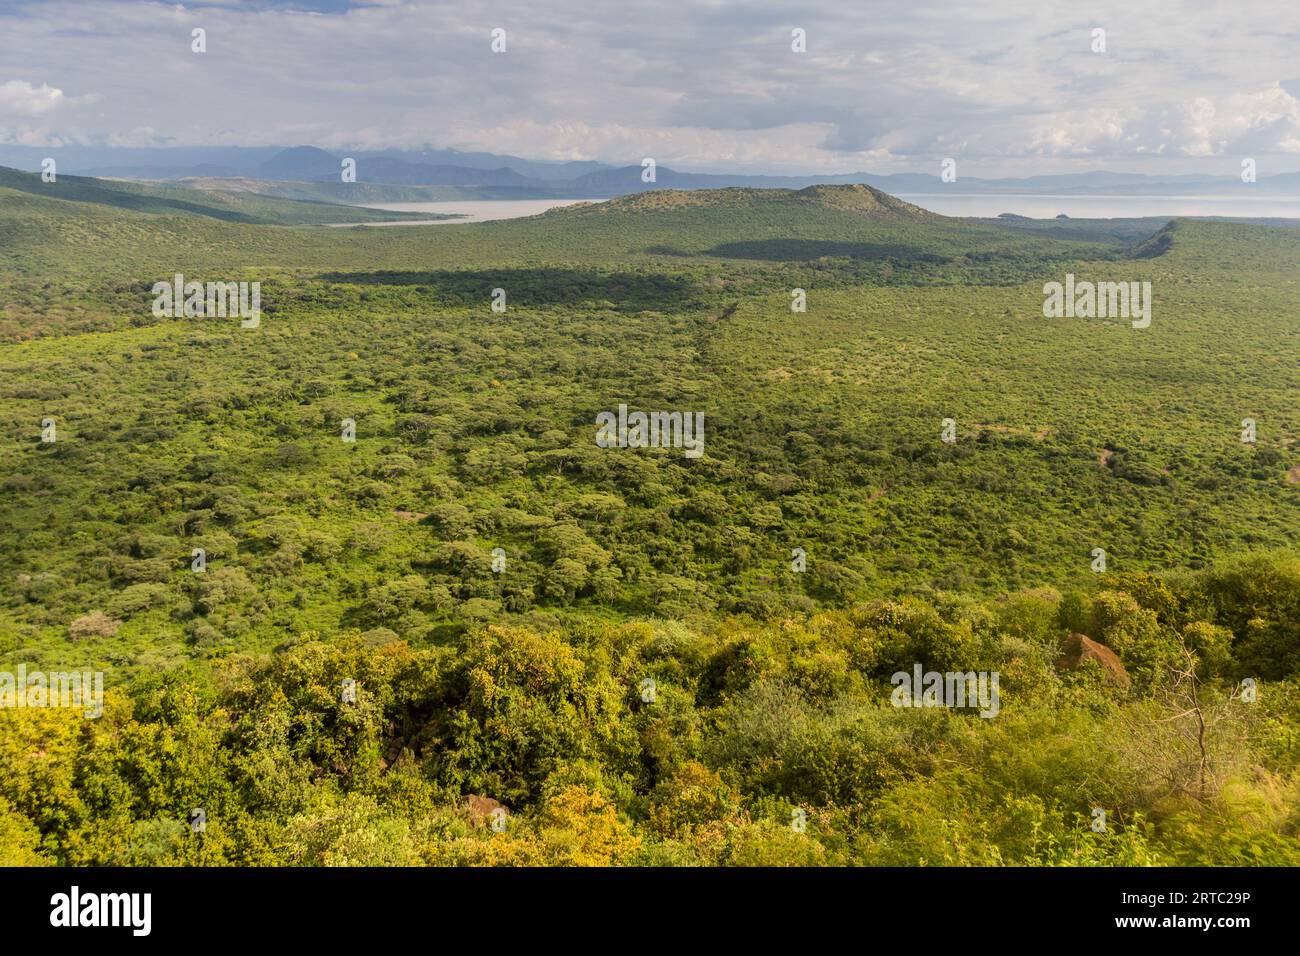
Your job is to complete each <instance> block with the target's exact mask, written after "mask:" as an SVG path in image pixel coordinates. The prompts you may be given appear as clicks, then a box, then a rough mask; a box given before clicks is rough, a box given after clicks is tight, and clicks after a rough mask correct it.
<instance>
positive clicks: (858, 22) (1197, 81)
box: [0, 0, 1300, 175]
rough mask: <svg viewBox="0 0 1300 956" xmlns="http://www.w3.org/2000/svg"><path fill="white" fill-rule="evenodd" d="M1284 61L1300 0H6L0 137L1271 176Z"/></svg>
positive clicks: (1289, 119)
mask: <svg viewBox="0 0 1300 956" xmlns="http://www.w3.org/2000/svg"><path fill="white" fill-rule="evenodd" d="M195 28H202V29H204V30H205V31H206V33H207V52H206V53H202V54H198V53H194V52H192V51H191V48H190V47H191V40H190V38H191V31H192V30H193V29H195ZM497 28H500V29H504V30H505V31H506V52H504V53H500V54H496V53H493V52H492V50H491V48H490V44H491V32H492V30H493V29H497ZM795 28H799V29H802V30H804V31H806V35H807V52H804V53H796V52H794V51H792V50H791V35H792V30H794V29H795ZM1096 29H1103V30H1105V31H1106V32H1105V41H1106V49H1105V52H1094V50H1093V46H1094V43H1095V41H1094V36H1093V31H1094V30H1096ZM1297 49H1300V4H1297V3H1296V2H1295V0H1236V2H1233V3H1226V2H1198V0H1144V2H1142V3H1140V4H1139V3H1132V2H1114V3H1110V2H1105V3H1095V4H1081V3H1076V2H1060V0H991V2H986V3H978V4H976V3H971V4H965V5H960V6H959V5H958V4H952V3H940V2H930V0H918V2H912V3H906V4H899V3H897V2H889V3H877V2H847V0H834V2H830V0H827V2H816V3H799V4H796V3H777V2H768V0H750V2H743V3H720V2H690V0H685V2H680V3H673V4H670V3H666V2H664V0H653V2H644V0H622V2H603V3H602V2H599V0H595V2H593V0H584V2H577V0H531V2H526V3H499V2H479V0H457V2H423V0H411V2H401V0H374V2H371V3H364V4H361V3H346V2H341V0H293V2H280V0H249V2H235V0H231V2H213V3H200V4H184V5H182V4H163V3H151V2H145V0H77V2H70V0H25V2H13V0H9V2H6V0H0V143H6V144H26V145H33V146H58V145H64V144H68V143H81V144H88V145H114V144H118V145H131V146H149V145H159V146H161V145H198V144H206V145H291V144H297V143H313V144H316V145H320V146H323V147H326V148H333V149H346V148H370V149H375V148H385V147H414V146H419V145H422V144H425V143H430V144H433V145H436V146H451V147H456V148H460V149H482V150H489V151H493V152H501V153H513V154H517V155H522V156H526V157H530V158H537V159H597V160H604V161H609V162H639V161H640V159H641V158H642V157H645V156H652V157H654V158H655V159H656V160H658V161H659V162H660V163H663V164H665V165H670V166H675V167H678V168H687V169H697V170H709V169H736V170H740V169H743V170H746V171H772V172H794V171H802V172H837V171H850V170H869V171H874V172H897V171H907V170H917V171H926V172H933V171H936V169H937V167H938V164H939V163H940V161H941V160H942V159H943V158H944V157H948V156H951V157H954V158H955V159H957V161H958V166H959V169H960V170H961V171H962V172H964V173H966V174H967V175H1034V174H1039V173H1056V172H1067V171H1078V170H1084V169H1098V168H1106V169H1120V170H1134V171H1148V172H1161V173H1170V172H1189V173H1190V172H1215V171H1217V172H1222V173H1224V174H1225V175H1232V174H1234V173H1235V171H1236V170H1238V169H1239V168H1240V160H1241V159H1242V158H1244V157H1251V158H1254V159H1255V160H1256V162H1257V163H1258V165H1259V171H1260V175H1271V174H1273V173H1276V172H1291V171H1296V170H1300V99H1298V97H1300V59H1298V58H1297V57H1296V55H1295V52H1296V50H1297Z"/></svg>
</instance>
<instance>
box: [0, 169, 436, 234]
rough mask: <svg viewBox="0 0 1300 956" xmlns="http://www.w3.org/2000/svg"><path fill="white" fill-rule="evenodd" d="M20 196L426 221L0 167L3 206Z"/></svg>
mask: <svg viewBox="0 0 1300 956" xmlns="http://www.w3.org/2000/svg"><path fill="white" fill-rule="evenodd" d="M11 191H12V192H11ZM15 193H27V194H29V195H32V196H40V197H42V198H46V197H50V198H55V199H60V200H63V201H64V202H71V203H80V204H85V205H87V206H89V207H92V208H95V207H100V208H102V207H107V208H113V209H124V210H130V211H132V212H140V213H154V214H157V215H177V214H184V215H189V216H199V217H204V218H210V219H216V220H221V221H223V222H230V223H246V224H260V225H279V226H290V225H315V224H324V223H338V222H358V223H363V222H385V221H390V220H393V219H398V218H404V219H421V218H426V216H424V215H421V214H401V215H398V214H395V213H389V212H384V211H382V210H376V209H361V208H353V207H344V208H340V207H339V206H336V205H333V204H330V203H328V202H320V201H303V200H299V199H296V198H288V199H280V198H275V197H270V196H259V195H257V194H255V193H249V192H229V191H218V190H208V189H190V188H187V187H183V186H173V185H163V184H144V183H135V182H126V181H123V180H109V179H93V178H90V177H85V176H59V177H57V179H56V180H55V181H54V182H52V183H46V182H42V180H41V177H40V175H39V174H36V173H24V172H20V171H18V170H16V169H9V168H7V167H2V166H0V201H4V202H5V203H6V204H9V203H13V202H14V200H15V199H16V197H15V196H14V194H15ZM61 218H62V217H61ZM427 218H437V217H434V216H429V217H427Z"/></svg>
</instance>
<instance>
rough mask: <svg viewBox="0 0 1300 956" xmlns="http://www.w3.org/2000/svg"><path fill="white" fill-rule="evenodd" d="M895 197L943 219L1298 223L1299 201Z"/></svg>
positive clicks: (1278, 198) (1270, 198)
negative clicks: (1206, 219) (1269, 220)
mask: <svg viewBox="0 0 1300 956" xmlns="http://www.w3.org/2000/svg"><path fill="white" fill-rule="evenodd" d="M898 198H899V199H902V200H905V201H907V202H910V203H912V204H913V205H916V206H920V207H921V208H922V209H928V210H930V211H931V212H937V213H939V214H940V215H941V216H980V217H988V218H991V217H993V216H997V215H999V214H1001V213H1004V212H1009V213H1014V214H1015V215H1017V216H1028V217H1029V218H1030V219H1054V218H1056V215H1057V213H1062V212H1063V213H1065V214H1066V215H1067V216H1069V217H1070V218H1071V219H1135V218H1138V217H1140V216H1242V217H1247V218H1251V219H1259V218H1265V217H1269V218H1282V219H1300V197H1296V198H1291V197H1287V196H1258V197H1251V196H1208V197H1207V196H1101V195H1094V196H1069V195H1060V196H1057V195H1014V194H1006V195H996V196H988V195H979V196H972V195H965V196H964V195H961V194H960V193H911V194H908V193H899V194H898Z"/></svg>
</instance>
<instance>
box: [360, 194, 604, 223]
mask: <svg viewBox="0 0 1300 956" xmlns="http://www.w3.org/2000/svg"><path fill="white" fill-rule="evenodd" d="M578 202H600V200H599V199H478V200H466V201H463V202H462V201H457V200H452V201H449V202H388V203H367V204H366V208H367V209H385V210H387V211H389V212H436V213H443V214H444V215H454V216H459V217H461V218H459V219H407V220H401V221H397V222H371V223H366V225H368V226H454V225H459V224H462V223H467V222H491V221H492V220H494V219H518V218H520V217H521V216H539V215H541V214H542V213H544V212H546V210H548V209H555V208H557V207H559V206H572V205H573V204H574V203H578ZM337 225H349V226H350V225H355V223H337Z"/></svg>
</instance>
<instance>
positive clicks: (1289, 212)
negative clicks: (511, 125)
mask: <svg viewBox="0 0 1300 956" xmlns="http://www.w3.org/2000/svg"><path fill="white" fill-rule="evenodd" d="M898 198H899V199H903V200H906V201H907V202H910V203H914V204H915V205H917V206H920V207H921V208H922V209H928V210H930V211H931V212H937V213H939V214H940V215H943V216H977V217H987V218H992V217H994V216H997V215H999V214H1001V213H1004V212H1009V213H1014V214H1015V215H1017V216H1028V217H1029V218H1031V219H1054V218H1055V217H1056V215H1057V214H1058V213H1065V214H1066V215H1067V216H1069V217H1070V218H1071V219H1132V218H1137V217H1140V216H1242V217H1247V218H1252V219H1254V218H1262V217H1276V218H1283V219H1300V197H1298V198H1294V199H1293V198H1288V197H1286V196H1260V197H1249V196H1210V197H1205V196H1069V195H1028V194H1026V195H1020V194H1012V193H1008V194H1005V195H962V194H960V193H899V194H898ZM600 201H601V200H599V199H591V200H584V199H485V200H465V201H457V200H452V201H448V202H394V203H374V204H371V205H370V206H369V208H371V209H386V210H388V211H390V212H436V213H443V214H449V215H455V216H459V217H460V218H458V219H433V220H428V219H409V220H400V221H396V222H375V223H368V224H367V225H372V226H453V225H458V224H461V223H468V222H490V221H492V220H494V219H518V218H519V217H521V216H537V215H540V214H541V213H544V212H546V210H548V209H555V208H557V207H560V206H572V205H573V204H574V203H578V202H600ZM335 225H339V226H349V225H355V223H336V224H335Z"/></svg>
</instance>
